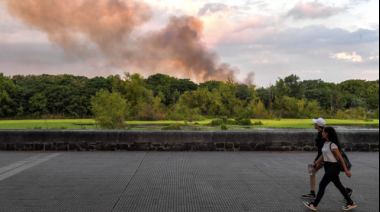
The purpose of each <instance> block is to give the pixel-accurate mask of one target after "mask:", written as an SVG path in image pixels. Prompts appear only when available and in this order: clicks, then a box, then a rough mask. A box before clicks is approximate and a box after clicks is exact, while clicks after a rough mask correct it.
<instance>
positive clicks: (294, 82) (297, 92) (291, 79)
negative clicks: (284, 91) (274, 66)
mask: <svg viewBox="0 0 380 212" xmlns="http://www.w3.org/2000/svg"><path fill="white" fill-rule="evenodd" d="M284 81H285V85H286V86H287V87H289V88H290V90H291V91H290V94H289V96H290V97H294V98H296V99H302V96H303V95H304V94H305V91H306V89H305V85H304V84H303V83H302V82H301V81H300V78H299V77H298V76H297V75H293V74H292V75H290V76H288V77H285V80H284Z"/></svg>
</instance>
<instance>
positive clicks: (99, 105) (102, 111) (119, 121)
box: [91, 90, 129, 129]
mask: <svg viewBox="0 0 380 212" xmlns="http://www.w3.org/2000/svg"><path fill="white" fill-rule="evenodd" d="M91 105H92V108H91V110H92V112H93V113H94V115H95V117H96V120H97V122H98V123H99V125H100V126H101V128H103V129H125V118H126V117H127V116H128V114H129V104H128V103H127V101H126V100H125V99H123V98H122V97H121V94H120V93H116V92H114V93H109V92H108V90H101V91H100V92H98V93H96V96H93V97H92V98H91Z"/></svg>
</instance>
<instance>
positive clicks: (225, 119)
mask: <svg viewBox="0 0 380 212" xmlns="http://www.w3.org/2000/svg"><path fill="white" fill-rule="evenodd" d="M220 119H222V120H223V123H224V124H227V123H228V117H227V116H222V117H220Z"/></svg>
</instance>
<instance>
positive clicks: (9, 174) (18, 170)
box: [0, 153, 60, 181]
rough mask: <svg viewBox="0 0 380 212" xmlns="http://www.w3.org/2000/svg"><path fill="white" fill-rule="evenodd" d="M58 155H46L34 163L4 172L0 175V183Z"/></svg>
mask: <svg viewBox="0 0 380 212" xmlns="http://www.w3.org/2000/svg"><path fill="white" fill-rule="evenodd" d="M58 155H60V153H55V154H47V155H45V156H43V157H41V158H38V159H36V160H34V161H31V162H29V163H26V164H24V165H22V166H19V167H17V168H15V169H12V170H10V171H7V172H4V173H2V174H0V181H2V180H5V179H7V178H9V177H12V176H14V175H16V174H19V173H21V172H23V171H25V170H27V169H30V168H33V167H35V166H37V165H40V164H41V163H43V162H45V161H48V160H50V159H52V158H54V157H56V156H58Z"/></svg>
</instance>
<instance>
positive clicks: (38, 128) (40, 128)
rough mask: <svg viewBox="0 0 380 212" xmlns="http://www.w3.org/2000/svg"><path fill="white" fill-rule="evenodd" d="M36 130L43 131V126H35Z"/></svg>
mask: <svg viewBox="0 0 380 212" xmlns="http://www.w3.org/2000/svg"><path fill="white" fill-rule="evenodd" d="M34 129H35V130H42V127H41V126H35V127H34Z"/></svg>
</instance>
